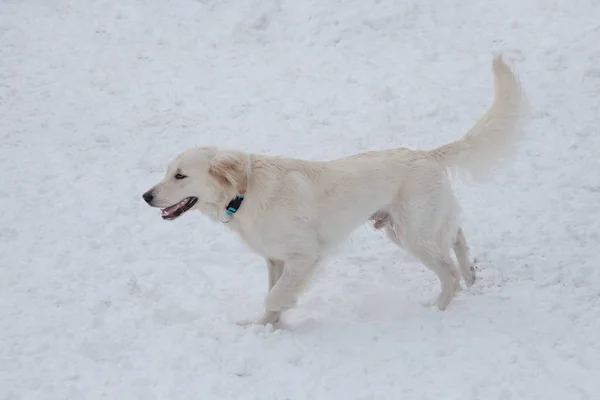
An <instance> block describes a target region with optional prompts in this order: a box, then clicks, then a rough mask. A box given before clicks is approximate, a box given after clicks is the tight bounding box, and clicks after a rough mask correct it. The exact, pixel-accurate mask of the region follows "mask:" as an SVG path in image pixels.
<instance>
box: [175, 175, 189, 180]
mask: <svg viewBox="0 0 600 400" xmlns="http://www.w3.org/2000/svg"><path fill="white" fill-rule="evenodd" d="M185 178H187V176H185V175H182V174H176V175H175V179H185Z"/></svg>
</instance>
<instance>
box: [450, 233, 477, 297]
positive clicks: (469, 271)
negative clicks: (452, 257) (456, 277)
mask: <svg viewBox="0 0 600 400" xmlns="http://www.w3.org/2000/svg"><path fill="white" fill-rule="evenodd" d="M453 249H454V253H455V254H456V259H457V261H458V266H459V267H460V272H461V274H462V276H463V279H464V280H465V283H466V284H467V286H471V285H473V283H474V282H475V278H476V274H475V267H474V266H473V263H471V261H470V260H469V246H468V245H467V241H466V239H465V235H464V234H463V230H462V228H458V232H457V234H456V240H455V241H454V245H453Z"/></svg>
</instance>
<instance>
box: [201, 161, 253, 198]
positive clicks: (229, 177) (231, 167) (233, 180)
mask: <svg viewBox="0 0 600 400" xmlns="http://www.w3.org/2000/svg"><path fill="white" fill-rule="evenodd" d="M247 168H248V156H247V155H245V154H243V153H234V152H220V153H217V154H216V156H215V158H213V159H212V160H211V161H210V163H209V164H208V175H209V176H210V177H211V178H212V179H213V180H214V181H215V182H216V183H217V184H218V185H221V186H223V187H226V188H229V187H231V188H235V189H236V190H237V192H238V193H239V194H245V193H246V189H247V187H248V170H247Z"/></svg>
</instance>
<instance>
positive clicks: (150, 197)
mask: <svg viewBox="0 0 600 400" xmlns="http://www.w3.org/2000/svg"><path fill="white" fill-rule="evenodd" d="M142 197H143V198H144V201H145V202H146V203H148V204H150V203H152V200H153V199H154V195H153V194H152V191H148V192H146V193H144V194H143V195H142Z"/></svg>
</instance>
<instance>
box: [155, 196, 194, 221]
mask: <svg viewBox="0 0 600 400" xmlns="http://www.w3.org/2000/svg"><path fill="white" fill-rule="evenodd" d="M197 201H198V198H197V197H186V198H185V199H183V200H181V201H180V202H179V203H175V204H173V205H172V206H169V207H167V208H163V209H162V210H161V211H162V218H163V219H168V220H174V219H175V218H177V217H179V216H180V215H181V214H183V213H184V212H186V211H189V210H190V209H191V208H192V207H194V204H196V202H197Z"/></svg>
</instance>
